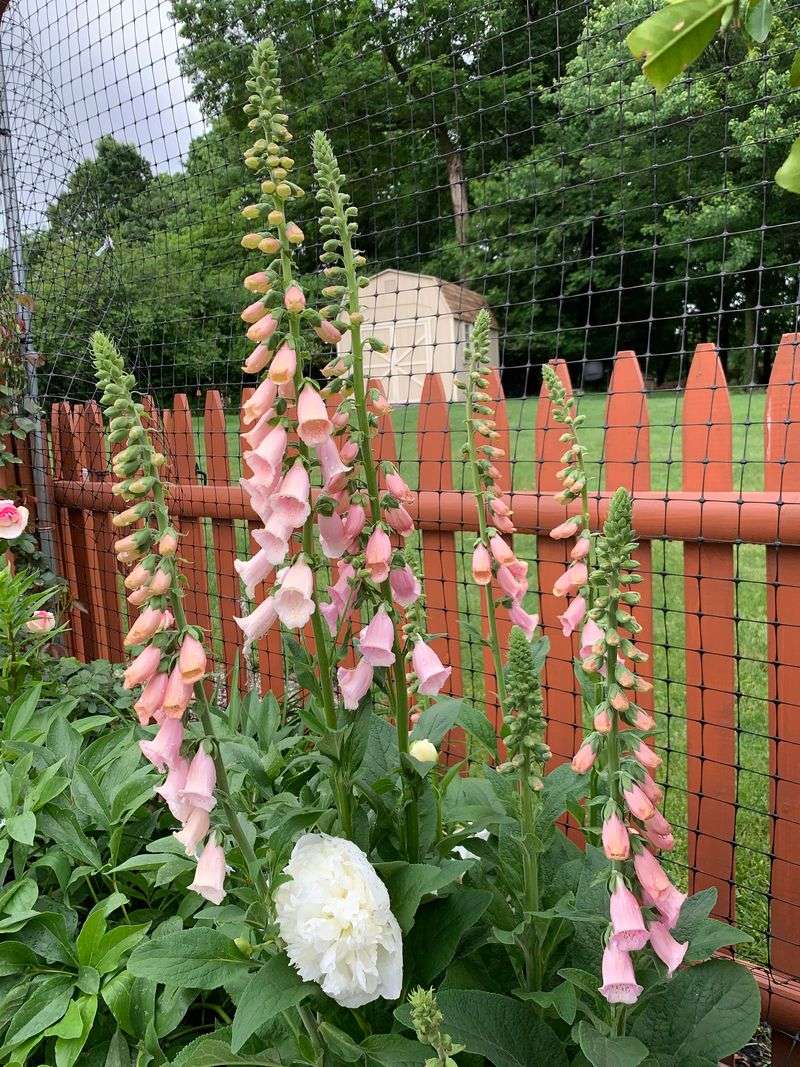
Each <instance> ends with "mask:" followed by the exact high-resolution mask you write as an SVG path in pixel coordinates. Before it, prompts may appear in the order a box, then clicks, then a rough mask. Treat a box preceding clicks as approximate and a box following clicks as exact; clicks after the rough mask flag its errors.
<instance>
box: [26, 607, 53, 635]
mask: <svg viewBox="0 0 800 1067" xmlns="http://www.w3.org/2000/svg"><path fill="white" fill-rule="evenodd" d="M55 628H56V617H55V615H54V614H53V613H52V611H45V610H44V608H39V610H38V611H34V613H33V615H31V617H30V618H29V619H28V621H27V622H26V623H25V629H26V630H27V631H28V633H29V634H49V633H50V631H51V630H55Z"/></svg>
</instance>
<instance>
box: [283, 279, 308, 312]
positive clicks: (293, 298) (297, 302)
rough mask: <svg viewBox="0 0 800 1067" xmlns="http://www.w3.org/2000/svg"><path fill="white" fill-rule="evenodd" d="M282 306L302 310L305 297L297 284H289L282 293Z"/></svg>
mask: <svg viewBox="0 0 800 1067" xmlns="http://www.w3.org/2000/svg"><path fill="white" fill-rule="evenodd" d="M283 306H284V307H285V308H286V310H287V311H302V310H303V308H304V307H305V306H306V298H305V295H304V293H303V290H302V289H301V288H300V286H299V285H290V286H289V288H288V289H287V290H286V292H285V293H284V294H283Z"/></svg>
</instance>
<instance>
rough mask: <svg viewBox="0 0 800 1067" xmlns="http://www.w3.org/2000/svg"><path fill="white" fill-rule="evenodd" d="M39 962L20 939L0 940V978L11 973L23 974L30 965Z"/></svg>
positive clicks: (33, 965) (32, 965)
mask: <svg viewBox="0 0 800 1067" xmlns="http://www.w3.org/2000/svg"><path fill="white" fill-rule="evenodd" d="M40 964H41V961H40V959H39V957H38V956H37V955H36V953H35V952H32V951H31V950H30V949H29V948H28V946H27V945H23V944H22V942H21V941H3V942H0V978H6V977H7V976H8V975H11V974H24V973H25V971H27V970H29V969H30V968H31V967H35V966H37V965H40Z"/></svg>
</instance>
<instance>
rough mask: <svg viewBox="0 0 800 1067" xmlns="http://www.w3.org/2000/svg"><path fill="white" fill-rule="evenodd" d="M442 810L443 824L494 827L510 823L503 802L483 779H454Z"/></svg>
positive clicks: (445, 796)
mask: <svg viewBox="0 0 800 1067" xmlns="http://www.w3.org/2000/svg"><path fill="white" fill-rule="evenodd" d="M442 809H443V810H442V816H443V818H444V820H445V822H453V823H476V824H477V825H479V826H496V825H497V824H498V823H502V822H508V821H510V820H509V816H508V813H507V812H506V809H505V807H504V805H503V802H502V801H501V800H500V799H499V798H498V796H497V793H496V792H495V791H494V789H492V786H491V784H490V783H489V782H488V781H487V780H486V779H485V778H454V779H453V780H452V782H451V783H450V785H449V786H448V789H447V792H446V793H445V795H444V801H443V803H442Z"/></svg>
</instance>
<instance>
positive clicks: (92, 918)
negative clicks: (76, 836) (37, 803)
mask: <svg viewBox="0 0 800 1067" xmlns="http://www.w3.org/2000/svg"><path fill="white" fill-rule="evenodd" d="M76 770H77V768H76ZM127 902H128V898H127V897H126V896H124V894H122V893H112V894H111V896H108V897H106V898H105V900H101V901H99V903H97V904H95V906H94V907H93V908H92V910H91V911H90V912H89V914H88V915H87V916H86V920H85V921H84V924H83V926H82V927H81V932H80V933H79V934H78V937H77V940H76V942H75V949H76V951H77V953H78V962H79V963H84V964H93V963H94V953H95V950H96V949H97V947H98V946H99V944H100V942H101V941H102V939H103V936H104V934H105V932H106V919H107V918H108V916H109V915H110V914H111V912H112V911H114V910H115V909H116V908H119V907H121V906H122V905H123V904H127Z"/></svg>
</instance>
